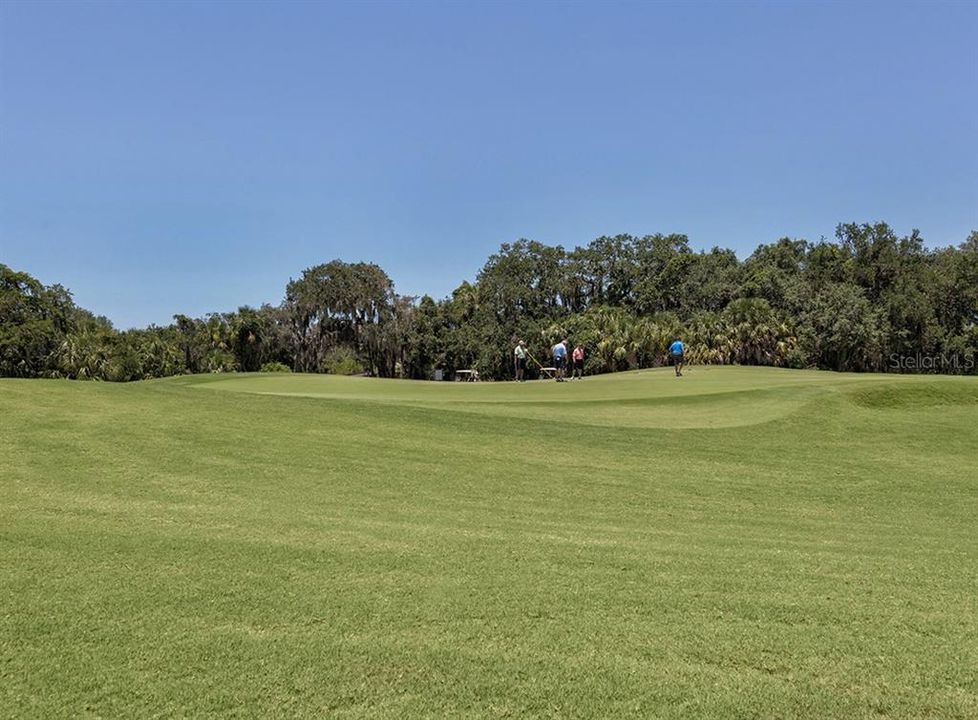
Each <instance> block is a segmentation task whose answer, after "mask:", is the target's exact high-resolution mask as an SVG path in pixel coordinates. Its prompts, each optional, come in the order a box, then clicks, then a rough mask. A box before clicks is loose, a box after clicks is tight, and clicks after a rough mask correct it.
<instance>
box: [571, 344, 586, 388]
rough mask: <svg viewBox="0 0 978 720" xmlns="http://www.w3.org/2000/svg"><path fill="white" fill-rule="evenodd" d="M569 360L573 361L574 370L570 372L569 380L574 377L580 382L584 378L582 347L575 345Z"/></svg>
mask: <svg viewBox="0 0 978 720" xmlns="http://www.w3.org/2000/svg"><path fill="white" fill-rule="evenodd" d="M571 359H572V360H573V361H574V368H573V370H571V380H573V379H574V378H575V377H576V378H577V379H578V380H581V379H582V378H583V377H584V346H583V345H575V346H574V352H572V353H571Z"/></svg>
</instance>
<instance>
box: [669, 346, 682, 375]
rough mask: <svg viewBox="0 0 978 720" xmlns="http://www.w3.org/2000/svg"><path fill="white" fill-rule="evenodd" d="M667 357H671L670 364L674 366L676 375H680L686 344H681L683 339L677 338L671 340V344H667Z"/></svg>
mask: <svg viewBox="0 0 978 720" xmlns="http://www.w3.org/2000/svg"><path fill="white" fill-rule="evenodd" d="M669 357H670V358H672V364H673V366H674V367H675V368H676V377H682V376H683V363H684V362H685V357H686V346H685V345H683V341H682V340H680V339H679V338H676V339H675V340H673V342H672V345H670V346H669Z"/></svg>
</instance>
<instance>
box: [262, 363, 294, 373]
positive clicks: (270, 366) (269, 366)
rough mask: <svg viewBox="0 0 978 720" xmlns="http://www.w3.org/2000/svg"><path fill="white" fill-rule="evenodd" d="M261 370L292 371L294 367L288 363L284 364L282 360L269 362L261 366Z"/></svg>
mask: <svg viewBox="0 0 978 720" xmlns="http://www.w3.org/2000/svg"><path fill="white" fill-rule="evenodd" d="M259 372H269V373H271V372H292V368H290V367H289V366H288V365H283V364H282V363H280V362H267V363H265V364H264V365H262V366H261V370H260V371H259Z"/></svg>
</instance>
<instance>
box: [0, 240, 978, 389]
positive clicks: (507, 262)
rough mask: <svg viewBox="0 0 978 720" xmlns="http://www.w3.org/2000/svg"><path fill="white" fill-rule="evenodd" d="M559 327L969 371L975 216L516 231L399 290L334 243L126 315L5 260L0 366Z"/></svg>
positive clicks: (372, 363)
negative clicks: (771, 228)
mask: <svg viewBox="0 0 978 720" xmlns="http://www.w3.org/2000/svg"><path fill="white" fill-rule="evenodd" d="M563 337H569V338H571V340H572V341H574V342H575V343H581V344H583V345H584V347H585V349H586V369H587V371H588V372H591V373H595V372H611V371H615V370H623V369H633V368H641V367H654V366H656V365H659V364H662V363H664V362H665V361H666V348H667V347H668V345H669V343H670V342H671V340H672V339H673V338H675V337H682V338H683V339H684V340H685V342H686V345H687V347H688V355H689V357H690V359H691V360H692V361H693V362H700V363H718V364H719V363H740V364H751V365H774V366H783V367H816V368H824V369H831V370H840V371H844V370H848V371H884V372H885V371H901V372H906V371H927V372H971V373H974V372H976V370H975V358H976V356H978V231H975V232H972V233H971V235H970V236H969V237H968V238H966V239H965V240H964V241H963V242H962V243H961V244H960V245H959V246H957V247H947V248H938V249H933V250H931V249H928V248H927V247H926V246H925V244H924V241H923V238H922V237H921V236H920V234H919V233H918V232H917V231H916V230H915V231H913V232H912V233H911V234H910V235H908V236H905V237H900V236H898V235H897V234H896V233H895V232H894V231H893V229H892V228H890V227H889V226H888V225H887V224H886V223H875V224H868V223H864V224H857V223H846V224H841V225H839V226H838V228H837V230H836V237H835V240H834V241H828V240H825V239H822V240H820V241H819V242H816V243H812V242H808V241H805V240H798V239H792V238H782V239H780V240H778V241H776V242H774V243H771V244H765V245H760V246H759V247H757V249H756V250H755V251H754V252H753V253H752V254H751V255H750V256H749V257H747V258H746V259H745V260H743V261H741V260H739V259H738V258H737V256H736V254H735V253H733V252H732V251H731V250H727V249H723V248H713V249H712V250H709V251H704V252H696V251H694V250H693V249H692V248H691V247H690V244H689V241H688V239H687V238H686V236H684V235H675V234H673V235H662V234H655V235H644V236H632V235H627V234H621V235H614V236H602V237H599V238H596V239H595V240H594V241H592V242H591V243H589V244H588V245H586V246H584V247H576V248H574V249H573V250H566V249H565V248H563V247H561V246H559V245H557V246H549V245H545V244H542V243H539V242H536V241H533V240H525V239H521V240H518V241H516V242H513V243H506V244H503V245H502V246H501V247H500V249H499V251H498V252H497V253H495V254H493V255H491V256H490V257H489V258H488V260H487V261H486V263H485V265H484V266H483V268H482V270H481V271H480V272H479V273H478V275H477V277H476V279H475V282H474V283H470V282H468V281H464V282H462V283H461V284H460V285H459V286H458V287H457V288H456V289H455V290H454V291H453V292H452V294H451V295H450V296H449V297H446V298H443V299H441V300H436V299H433V298H431V297H429V296H424V297H421V298H420V299H419V298H413V297H405V296H401V295H398V294H397V293H396V292H395V289H394V284H393V282H392V281H391V279H390V277H388V275H387V273H386V272H384V270H383V269H382V268H380V267H379V266H377V265H375V264H372V263H367V262H356V263H347V262H343V261H341V260H333V261H330V262H327V263H324V264H321V265H316V266H314V267H310V268H307V269H306V270H304V271H303V272H302V274H301V275H300V276H299V277H298V278H297V279H292V280H290V281H289V282H288V284H287V285H286V287H285V294H284V299H283V300H282V302H281V303H280V304H278V305H263V306H262V307H260V308H251V307H239V308H238V309H237V310H236V311H233V312H224V313H211V314H208V315H206V316H205V317H202V318H191V317H187V316H185V315H175V316H174V319H173V323H172V324H170V325H168V326H166V327H156V326H151V327H148V328H145V329H139V330H126V331H122V332H120V331H117V330H116V329H114V328H113V327H112V324H111V323H110V322H109V321H108V320H107V319H105V318H100V317H96V316H94V315H93V314H92V313H90V312H87V311H86V310H84V309H82V308H79V307H77V306H76V305H75V304H74V302H73V300H72V297H71V294H70V293H69V292H68V291H67V290H66V289H65V288H63V287H61V286H60V285H51V286H45V285H43V284H42V283H40V282H39V281H38V280H37V279H35V278H33V277H31V276H30V275H28V274H27V273H25V272H18V271H15V270H13V269H11V268H9V267H7V266H6V265H2V264H0V375H3V376H12V377H64V378H75V379H102V380H115V381H125V380H137V379H143V378H152V377H162V376H167V375H174V374H181V373H200V372H224V371H244V372H254V371H259V370H262V369H266V370H267V369H278V370H281V369H283V368H288V369H292V370H294V371H297V372H345V373H367V374H373V375H379V376H384V377H394V376H400V377H409V378H428V377H430V376H431V374H432V371H433V370H435V369H442V370H444V371H446V372H447V373H449V374H450V373H451V372H452V371H454V370H457V369H461V368H475V369H477V370H479V372H480V374H481V375H482V376H483V377H492V378H500V379H501V378H506V377H510V376H511V373H512V357H511V353H512V347H513V345H514V343H516V342H517V341H518V340H519V339H525V340H526V341H527V343H528V344H529V348H530V353H531V355H532V356H534V357H538V358H540V359H541V360H542V359H543V357H544V355H545V354H546V353H547V352H548V348H549V347H550V345H551V344H553V343H554V342H555V341H556V340H558V339H561V338H563ZM908 357H909V358H913V359H914V360H915V362H904V359H906V358H908ZM920 358H929V359H930V362H920V361H919V359H920Z"/></svg>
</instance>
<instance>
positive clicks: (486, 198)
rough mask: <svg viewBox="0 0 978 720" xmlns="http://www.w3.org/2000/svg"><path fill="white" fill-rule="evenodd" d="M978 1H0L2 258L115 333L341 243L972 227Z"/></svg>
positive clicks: (400, 283)
mask: <svg viewBox="0 0 978 720" xmlns="http://www.w3.org/2000/svg"><path fill="white" fill-rule="evenodd" d="M976 37H978V2H926V3H901V2H881V3H877V2H819V3H810V4H809V3H797V2H775V3H770V2H734V1H730V2H719V3H697V2H682V3H664V2H663V3H656V2H642V3H630V2H595V3H583V2H561V3H557V2H502V1H496V2H485V3H474V2H435V3H431V2H357V3H332V2H312V1H306V2H267V3H266V2H247V1H246V0H238V1H236V2H164V3H153V2H147V1H145V0H144V1H142V2H121V3H102V2H98V3H92V2H81V1H73V2H68V3H63V4H62V3H58V2H53V1H50V0H49V1H46V2H40V1H34V2H18V1H16V0H3V2H2V3H0V262H3V263H5V264H7V265H11V266H13V267H14V268H16V269H21V270H26V271H28V272H30V273H31V274H33V275H35V276H36V277H38V278H39V279H41V280H42V281H43V282H45V283H54V282H60V283H62V284H63V285H65V286H67V287H68V288H70V289H71V290H72V291H73V292H74V294H75V299H76V301H77V302H78V303H79V304H80V305H82V306H84V307H87V308H89V309H90V310H93V311H95V312H97V313H100V314H105V315H107V316H108V317H109V318H110V319H112V320H113V321H114V322H115V323H116V325H117V326H119V327H123V328H125V327H131V326H141V325H146V324H148V323H157V324H166V323H168V322H169V321H170V318H171V316H172V315H173V314H174V313H177V312H182V313H187V314H192V315H199V314H203V313H205V312H209V311H220V310H233V309H235V308H236V307H237V306H238V305H242V304H251V305H258V304H261V303H262V302H272V303H277V302H279V301H280V300H281V298H282V296H283V294H284V288H285V284H286V283H287V282H288V280H289V278H290V276H291V277H295V276H298V275H299V274H300V273H301V271H302V270H303V269H304V268H306V267H309V266H311V265H314V264H317V263H320V262H325V261H328V260H331V259H333V258H337V257H338V258H342V259H344V260H349V261H354V260H369V261H373V262H377V263H379V264H380V265H381V266H382V267H384V269H385V270H387V272H388V273H389V274H390V275H391V277H392V278H393V279H394V281H395V283H396V286H397V289H398V291H399V292H402V293H405V294H422V293H425V292H427V293H430V294H432V295H434V296H436V297H441V296H444V295H447V294H448V293H450V292H451V290H452V289H453V288H454V287H455V286H456V285H457V284H458V283H459V282H461V281H462V280H464V279H473V278H474V277H475V274H476V272H477V271H478V269H479V268H480V267H481V266H482V264H483V263H484V261H485V259H486V258H487V256H488V255H489V254H490V253H492V252H494V251H495V250H497V249H498V247H499V244H500V243H501V242H507V241H512V240H515V239H518V238H520V237H527V238H532V239H536V240H540V241H542V242H546V243H550V244H558V243H559V244H563V245H565V246H567V247H573V246H575V245H579V244H585V243H587V242H588V241H590V240H591V239H592V238H594V237H596V236H598V235H601V234H614V233H619V232H630V233H633V234H645V233H654V232H682V233H686V234H687V235H689V237H690V240H691V242H692V244H693V246H694V247H696V248H701V249H708V248H710V247H712V246H714V245H720V246H723V247H730V248H733V249H735V250H736V251H737V252H738V254H739V255H741V256H742V257H743V256H746V255H747V254H749V252H750V251H751V250H752V249H753V248H754V247H755V246H756V245H757V244H758V243H761V242H771V241H774V240H776V239H778V238H779V237H782V236H786V235H787V236H792V237H804V238H807V239H810V240H818V239H819V237H820V236H823V235H824V236H827V237H831V236H832V235H833V232H834V228H835V225H836V223H838V222H840V221H860V222H861V221H876V220H886V221H887V222H889V223H890V224H891V225H893V226H894V228H895V229H896V230H897V232H899V233H901V234H905V233H908V232H910V230H911V229H912V228H915V227H916V228H919V229H920V230H921V231H922V233H923V235H924V237H925V240H926V241H927V242H928V244H930V245H932V246H937V245H948V244H958V243H960V242H962V241H963V240H964V239H965V237H966V236H967V234H968V232H969V231H971V230H972V229H976V228H978V42H976Z"/></svg>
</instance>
